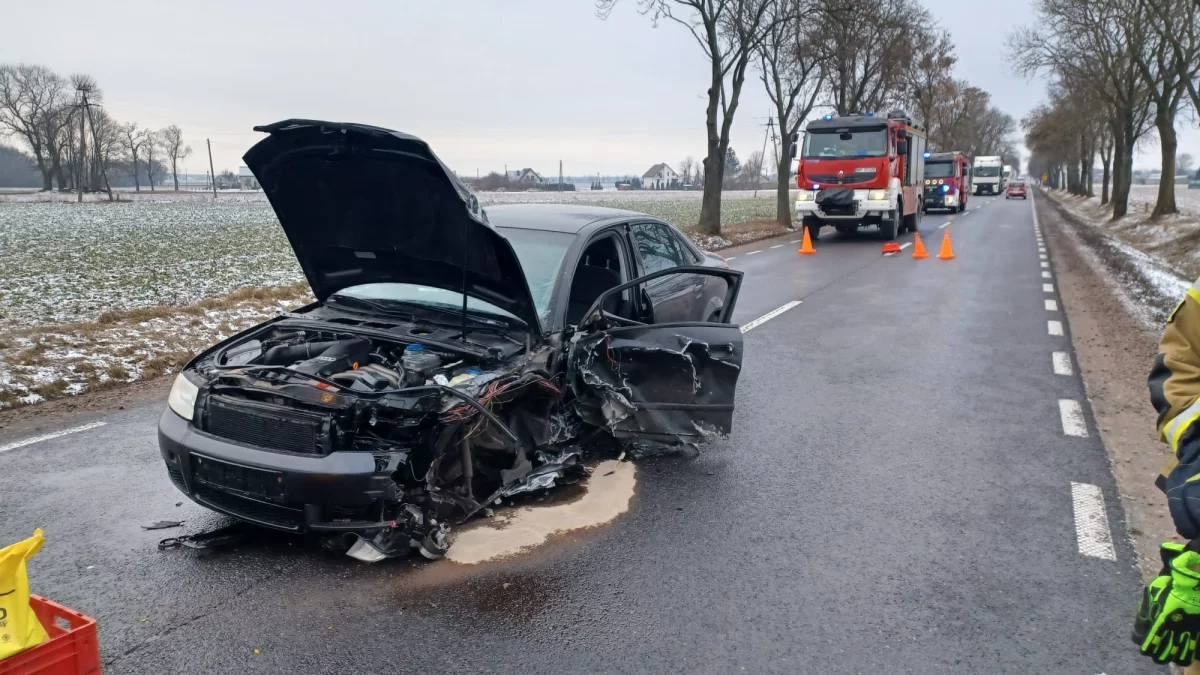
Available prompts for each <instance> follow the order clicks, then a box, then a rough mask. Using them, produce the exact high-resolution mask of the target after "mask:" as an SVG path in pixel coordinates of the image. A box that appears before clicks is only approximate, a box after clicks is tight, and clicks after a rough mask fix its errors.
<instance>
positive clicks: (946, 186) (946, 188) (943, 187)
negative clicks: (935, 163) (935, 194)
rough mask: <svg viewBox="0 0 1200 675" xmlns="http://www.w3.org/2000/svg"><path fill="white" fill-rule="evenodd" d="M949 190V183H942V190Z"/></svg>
mask: <svg viewBox="0 0 1200 675" xmlns="http://www.w3.org/2000/svg"><path fill="white" fill-rule="evenodd" d="M949 191H950V186H949V185H943V186H942V192H949Z"/></svg>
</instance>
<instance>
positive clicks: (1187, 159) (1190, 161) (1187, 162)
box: [1175, 152, 1196, 175]
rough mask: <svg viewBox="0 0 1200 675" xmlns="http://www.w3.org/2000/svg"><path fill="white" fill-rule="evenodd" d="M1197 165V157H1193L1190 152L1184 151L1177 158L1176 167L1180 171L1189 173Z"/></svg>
mask: <svg viewBox="0 0 1200 675" xmlns="http://www.w3.org/2000/svg"><path fill="white" fill-rule="evenodd" d="M1195 166H1196V158H1195V157H1192V154H1191V153H1190V152H1185V153H1182V154H1180V155H1179V156H1178V157H1176V158H1175V168H1176V169H1178V170H1179V173H1182V174H1185V175H1186V174H1189V173H1191V172H1192V169H1193V168H1195Z"/></svg>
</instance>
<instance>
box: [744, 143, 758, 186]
mask: <svg viewBox="0 0 1200 675" xmlns="http://www.w3.org/2000/svg"><path fill="white" fill-rule="evenodd" d="M741 178H742V182H743V183H746V184H747V185H758V184H759V183H761V182H762V178H763V153H762V151H761V150H755V151H754V152H752V153H750V154H749V155H748V156H747V157H746V159H745V160H743V161H742V174H741Z"/></svg>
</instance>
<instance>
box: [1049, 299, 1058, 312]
mask: <svg viewBox="0 0 1200 675" xmlns="http://www.w3.org/2000/svg"><path fill="white" fill-rule="evenodd" d="M1046 311H1047V312H1057V311H1058V303H1057V302H1055V301H1053V300H1050V299H1048V298H1047V299H1046Z"/></svg>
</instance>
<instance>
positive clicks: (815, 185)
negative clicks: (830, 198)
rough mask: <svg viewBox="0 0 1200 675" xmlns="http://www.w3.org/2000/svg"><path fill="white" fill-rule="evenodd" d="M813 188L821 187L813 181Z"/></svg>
mask: <svg viewBox="0 0 1200 675" xmlns="http://www.w3.org/2000/svg"><path fill="white" fill-rule="evenodd" d="M813 189H814V190H820V189H821V186H820V185H817V184H816V183H813Z"/></svg>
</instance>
